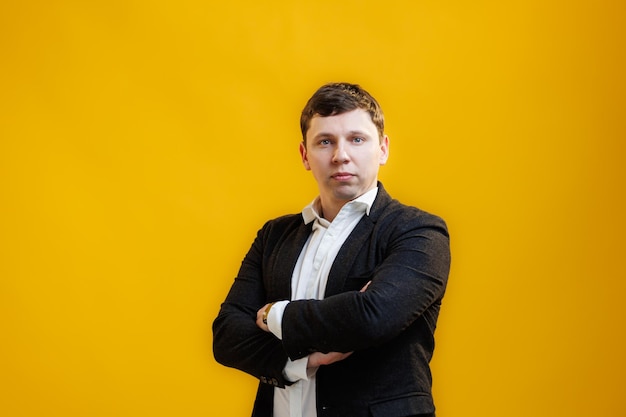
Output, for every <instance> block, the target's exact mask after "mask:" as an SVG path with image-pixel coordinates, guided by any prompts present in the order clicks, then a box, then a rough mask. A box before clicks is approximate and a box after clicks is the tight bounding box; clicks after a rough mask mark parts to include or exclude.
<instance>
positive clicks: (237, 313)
mask: <svg viewBox="0 0 626 417" xmlns="http://www.w3.org/2000/svg"><path fill="white" fill-rule="evenodd" d="M270 228H271V226H270V222H268V223H267V224H266V225H265V226H264V227H263V228H262V229H261V230H260V231H259V232H258V234H257V237H256V239H255V240H254V243H253V244H252V247H251V248H250V250H249V251H248V253H247V255H246V256H245V258H244V260H243V262H242V264H241V268H240V270H239V273H238V274H237V277H236V278H235V281H234V283H233V285H232V287H231V289H230V291H229V293H228V295H227V297H226V300H225V301H224V303H223V304H222V306H221V308H220V311H219V313H218V315H217V318H216V319H215V320H214V322H213V354H214V356H215V359H216V360H217V362H219V363H221V364H222V365H225V366H229V367H233V368H237V369H239V370H241V371H244V372H246V373H248V374H250V375H252V376H255V377H257V378H259V379H260V380H261V381H262V382H264V383H267V384H270V385H274V386H278V387H284V386H285V385H288V384H289V382H287V381H286V380H285V378H284V377H283V375H282V370H283V368H284V367H285V364H286V362H287V354H286V353H285V350H284V348H283V346H282V343H281V342H280V340H278V339H277V338H276V336H274V335H273V334H271V333H268V332H265V331H263V330H261V329H259V328H258V326H257V325H256V312H257V311H258V309H259V308H261V307H262V306H263V305H265V304H266V303H267V295H266V291H265V288H264V285H263V255H264V251H265V246H266V244H267V237H266V236H267V234H268V230H269V229H270Z"/></svg>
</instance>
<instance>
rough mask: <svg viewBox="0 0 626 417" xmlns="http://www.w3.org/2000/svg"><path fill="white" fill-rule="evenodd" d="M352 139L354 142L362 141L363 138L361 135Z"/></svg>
mask: <svg viewBox="0 0 626 417" xmlns="http://www.w3.org/2000/svg"><path fill="white" fill-rule="evenodd" d="M352 141H353V142H355V143H361V142H364V141H365V139H363V138H362V137H356V138H354V139H352Z"/></svg>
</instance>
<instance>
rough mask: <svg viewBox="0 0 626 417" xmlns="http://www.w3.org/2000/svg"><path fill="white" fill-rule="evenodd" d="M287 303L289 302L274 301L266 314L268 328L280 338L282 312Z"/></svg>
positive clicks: (281, 337) (281, 333)
mask: <svg viewBox="0 0 626 417" xmlns="http://www.w3.org/2000/svg"><path fill="white" fill-rule="evenodd" d="M287 304H289V301H277V302H275V303H274V304H273V305H272V308H271V309H270V312H269V314H268V315H267V327H268V329H270V332H272V333H273V334H274V336H276V337H277V338H279V339H280V340H283V326H282V324H283V312H284V311H285V307H287Z"/></svg>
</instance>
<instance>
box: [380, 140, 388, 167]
mask: <svg viewBox="0 0 626 417" xmlns="http://www.w3.org/2000/svg"><path fill="white" fill-rule="evenodd" d="M387 158H389V136H387V135H385V136H383V139H382V140H381V141H380V159H379V163H380V165H385V164H386V163H387Z"/></svg>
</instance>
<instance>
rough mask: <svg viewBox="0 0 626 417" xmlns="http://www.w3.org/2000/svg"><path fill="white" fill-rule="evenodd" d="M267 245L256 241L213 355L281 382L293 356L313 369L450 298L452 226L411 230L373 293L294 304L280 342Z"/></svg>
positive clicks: (391, 253) (378, 274)
mask: <svg viewBox="0 0 626 417" xmlns="http://www.w3.org/2000/svg"><path fill="white" fill-rule="evenodd" d="M263 249H264V248H263V239H260V240H259V239H257V241H255V244H254V245H253V247H252V248H251V250H250V252H249V253H248V255H247V256H246V259H245V260H244V263H243V264H242V269H241V270H240V274H239V276H238V277H237V279H236V280H235V283H234V284H233V287H232V288H231V291H230V293H229V295H228V297H227V299H226V301H225V303H224V304H223V305H222V309H221V311H220V314H219V315H218V317H217V318H216V320H215V322H214V327H213V329H214V353H215V357H216V359H217V360H218V362H220V363H222V364H224V365H226V366H232V367H235V368H238V369H241V370H243V371H244V372H247V373H249V374H251V375H254V376H257V377H261V376H266V377H268V376H271V377H273V378H276V379H277V380H278V381H279V386H280V385H282V384H289V381H286V380H285V379H284V375H283V369H284V367H285V364H286V363H287V360H288V358H291V359H292V360H297V359H302V358H305V357H308V366H310V367H315V366H320V365H327V364H330V363H334V362H336V361H339V360H343V359H345V358H347V357H348V356H349V355H350V353H351V352H353V351H356V350H360V349H365V348H368V347H372V346H376V345H378V344H381V343H383V342H385V341H386V340H390V339H392V338H394V337H396V336H397V335H398V334H400V333H401V332H402V331H403V330H404V329H406V328H407V327H408V326H410V324H411V323H412V322H414V321H415V320H416V319H417V318H418V317H420V316H421V315H423V314H425V312H426V313H427V315H428V313H429V312H428V311H427V310H430V307H431V306H432V305H433V304H435V303H437V302H438V301H439V300H440V299H441V297H442V296H443V293H444V290H445V286H446V281H447V275H448V270H449V262H450V259H449V242H448V237H447V232H446V230H445V226H443V227H440V225H435V226H434V227H427V226H424V225H423V224H422V225H420V227H415V228H411V227H406V228H405V229H404V231H402V233H398V234H397V235H395V236H394V238H393V239H392V240H390V241H389V242H388V245H387V247H386V253H385V257H384V259H383V261H382V263H380V264H379V265H378V266H377V267H376V268H375V270H374V271H373V272H372V275H371V277H370V279H371V285H370V286H369V287H368V288H367V291H364V292H363V291H361V292H359V291H348V292H343V293H340V294H336V295H333V296H330V297H327V298H326V299H324V300H296V301H291V302H289V304H287V306H286V307H285V310H284V314H283V317H282V330H283V335H282V336H283V339H282V341H281V340H279V339H278V338H277V337H275V336H274V335H273V334H271V333H269V332H268V329H267V326H266V325H265V324H264V323H263V322H262V314H263V311H264V310H265V308H267V304H266V303H267V297H266V289H265V286H264V281H263V279H262V276H261V272H260V271H261V269H262V268H261V259H262V253H263ZM434 318H435V319H436V316H435V317H434ZM427 319H428V318H427ZM433 327H434V323H433Z"/></svg>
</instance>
